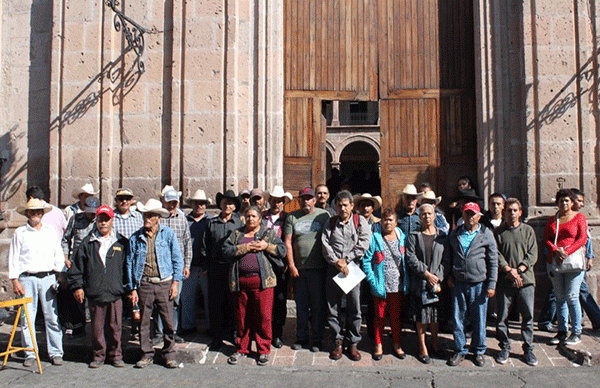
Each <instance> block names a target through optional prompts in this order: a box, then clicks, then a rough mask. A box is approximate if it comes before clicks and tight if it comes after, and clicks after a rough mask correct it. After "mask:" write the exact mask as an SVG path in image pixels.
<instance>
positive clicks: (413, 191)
mask: <svg viewBox="0 0 600 388" xmlns="http://www.w3.org/2000/svg"><path fill="white" fill-rule="evenodd" d="M398 194H399V195H414V196H417V197H418V196H419V195H421V194H423V193H419V192H418V191H417V188H416V187H415V185H411V184H410V183H409V184H408V185H406V186H404V188H403V189H402V191H400V192H398Z"/></svg>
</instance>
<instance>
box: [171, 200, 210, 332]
mask: <svg viewBox="0 0 600 388" xmlns="http://www.w3.org/2000/svg"><path fill="white" fill-rule="evenodd" d="M187 203H188V205H191V206H192V211H191V212H190V214H188V215H187V222H188V226H189V228H190V237H191V239H192V263H191V265H190V276H188V277H187V279H185V280H184V281H183V286H182V288H181V310H182V311H181V330H179V333H180V334H181V335H186V334H192V333H195V332H196V293H197V290H198V284H200V289H201V290H202V296H203V297H204V306H205V307H204V317H205V319H206V326H205V327H206V329H207V330H208V329H209V328H210V325H209V323H208V322H209V318H210V317H209V313H208V303H209V299H208V278H207V277H206V274H203V272H204V270H205V268H202V266H201V264H202V263H205V262H206V259H205V258H203V257H202V256H201V253H200V242H201V241H202V238H204V232H205V231H206V227H207V226H208V220H209V219H210V218H211V217H210V215H208V214H207V213H206V205H210V204H212V201H211V200H210V198H207V197H206V193H204V190H196V192H195V193H194V195H192V196H191V197H189V198H188V199H187Z"/></svg>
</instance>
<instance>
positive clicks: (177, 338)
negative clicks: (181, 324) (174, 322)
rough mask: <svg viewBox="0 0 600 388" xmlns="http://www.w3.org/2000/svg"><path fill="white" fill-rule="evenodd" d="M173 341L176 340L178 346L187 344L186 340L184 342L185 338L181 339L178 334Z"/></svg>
mask: <svg viewBox="0 0 600 388" xmlns="http://www.w3.org/2000/svg"><path fill="white" fill-rule="evenodd" d="M173 339H174V340H175V343H176V344H182V343H184V342H185V340H184V339H183V338H181V337H180V336H178V335H177V334H175V335H174V336H173Z"/></svg>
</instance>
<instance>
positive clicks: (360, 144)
mask: <svg viewBox="0 0 600 388" xmlns="http://www.w3.org/2000/svg"><path fill="white" fill-rule="evenodd" d="M339 171H340V176H341V186H340V189H342V190H344V189H345V190H349V191H350V192H351V193H353V194H358V193H360V194H363V193H369V194H371V195H381V179H380V176H379V153H378V152H377V150H376V149H375V148H374V147H373V146H372V145H371V144H369V143H367V142H364V141H355V142H352V143H350V144H348V145H347V146H346V147H344V149H343V150H342V152H341V154H340V169H339Z"/></svg>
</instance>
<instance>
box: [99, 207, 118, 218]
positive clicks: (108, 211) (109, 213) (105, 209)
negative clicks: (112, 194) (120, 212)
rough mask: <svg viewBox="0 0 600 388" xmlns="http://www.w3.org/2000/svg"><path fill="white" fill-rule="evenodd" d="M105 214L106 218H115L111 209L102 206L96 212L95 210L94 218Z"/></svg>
mask: <svg viewBox="0 0 600 388" xmlns="http://www.w3.org/2000/svg"><path fill="white" fill-rule="evenodd" d="M102 213H104V214H106V215H107V216H109V217H110V218H113V217H114V216H115V212H114V211H113V209H112V208H111V207H110V206H108V205H102V206H100V207H99V208H98V210H96V217H98V216H99V215H100V214H102Z"/></svg>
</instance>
